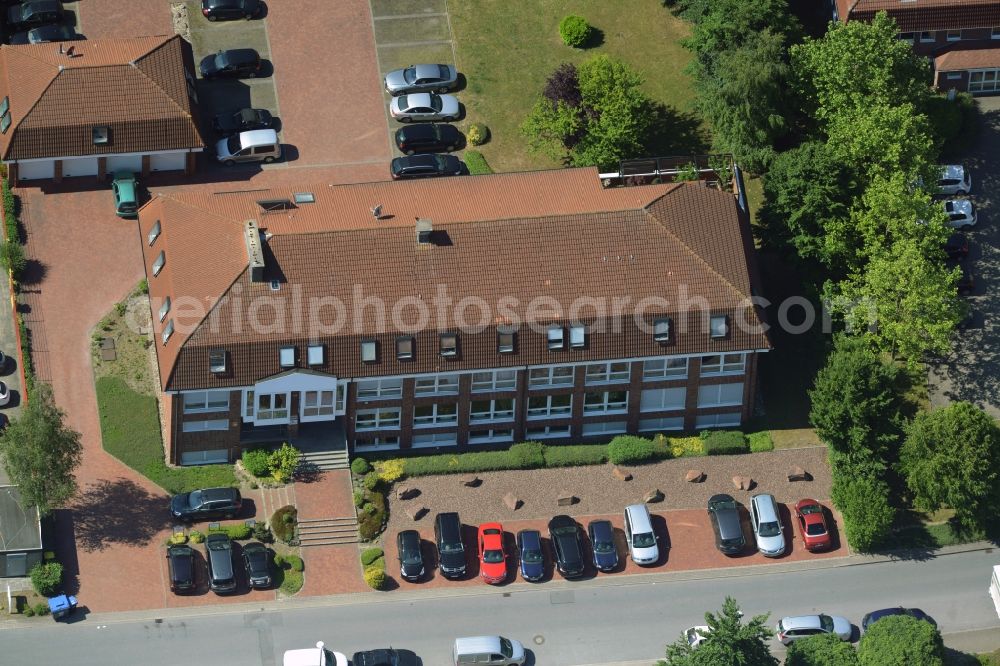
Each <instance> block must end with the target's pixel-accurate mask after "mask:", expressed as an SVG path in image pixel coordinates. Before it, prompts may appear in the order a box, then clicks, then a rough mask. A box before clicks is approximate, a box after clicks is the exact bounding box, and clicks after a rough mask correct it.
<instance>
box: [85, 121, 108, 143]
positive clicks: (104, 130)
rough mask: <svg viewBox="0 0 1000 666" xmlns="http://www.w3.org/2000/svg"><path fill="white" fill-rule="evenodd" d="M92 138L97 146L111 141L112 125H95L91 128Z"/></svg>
mask: <svg viewBox="0 0 1000 666" xmlns="http://www.w3.org/2000/svg"><path fill="white" fill-rule="evenodd" d="M90 138H91V140H92V141H93V142H94V145H95V146H103V145H105V144H108V143H111V127H110V126H109V125H94V126H93V127H91V128H90Z"/></svg>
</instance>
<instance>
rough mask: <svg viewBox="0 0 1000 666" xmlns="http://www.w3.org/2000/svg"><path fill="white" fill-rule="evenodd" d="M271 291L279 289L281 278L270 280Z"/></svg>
mask: <svg viewBox="0 0 1000 666" xmlns="http://www.w3.org/2000/svg"><path fill="white" fill-rule="evenodd" d="M270 284H271V291H281V280H271V283H270Z"/></svg>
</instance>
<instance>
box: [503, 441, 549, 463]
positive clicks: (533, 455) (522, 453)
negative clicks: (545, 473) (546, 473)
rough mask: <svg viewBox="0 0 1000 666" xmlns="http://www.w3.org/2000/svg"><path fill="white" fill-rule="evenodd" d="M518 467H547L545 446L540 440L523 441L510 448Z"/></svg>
mask: <svg viewBox="0 0 1000 666" xmlns="http://www.w3.org/2000/svg"><path fill="white" fill-rule="evenodd" d="M508 452H509V453H510V456H511V458H513V462H514V464H515V465H517V468H518V469H536V468H539V467H545V447H544V446H542V445H541V444H540V443H538V442H521V443H520V444H515V445H514V446H512V447H510V449H509V450H508Z"/></svg>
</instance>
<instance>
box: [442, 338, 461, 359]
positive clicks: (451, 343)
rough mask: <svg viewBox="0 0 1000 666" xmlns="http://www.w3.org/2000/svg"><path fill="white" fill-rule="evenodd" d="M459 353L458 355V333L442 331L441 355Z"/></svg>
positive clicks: (455, 354)
mask: <svg viewBox="0 0 1000 666" xmlns="http://www.w3.org/2000/svg"><path fill="white" fill-rule="evenodd" d="M457 355H458V334H457V333H442V334H441V356H457Z"/></svg>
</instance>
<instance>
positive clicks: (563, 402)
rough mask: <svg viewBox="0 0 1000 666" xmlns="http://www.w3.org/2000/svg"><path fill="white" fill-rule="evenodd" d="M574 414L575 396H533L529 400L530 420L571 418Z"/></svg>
mask: <svg viewBox="0 0 1000 666" xmlns="http://www.w3.org/2000/svg"><path fill="white" fill-rule="evenodd" d="M572 412H573V396H572V395H570V394H565V395H533V396H531V397H529V398H528V418H529V419H549V418H553V417H560V416H569V415H570V414H571V413H572Z"/></svg>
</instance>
